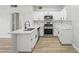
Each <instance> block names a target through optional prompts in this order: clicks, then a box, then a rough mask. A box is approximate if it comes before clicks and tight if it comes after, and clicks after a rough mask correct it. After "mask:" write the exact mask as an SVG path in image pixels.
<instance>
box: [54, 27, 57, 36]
mask: <svg viewBox="0 0 79 59" xmlns="http://www.w3.org/2000/svg"><path fill="white" fill-rule="evenodd" d="M53 35H54V36H58V31H57V29H55V28H54V29H53Z"/></svg>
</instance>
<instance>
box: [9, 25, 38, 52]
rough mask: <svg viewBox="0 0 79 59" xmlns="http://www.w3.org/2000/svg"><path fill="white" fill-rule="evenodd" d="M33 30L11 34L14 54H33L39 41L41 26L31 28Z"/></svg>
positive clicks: (21, 30) (17, 31)
mask: <svg viewBox="0 0 79 59" xmlns="http://www.w3.org/2000/svg"><path fill="white" fill-rule="evenodd" d="M30 28H32V30H26V31H25V30H24V29H19V30H16V31H13V32H10V33H9V34H11V35H12V39H13V52H32V50H33V48H34V46H35V45H36V43H37V41H38V28H39V26H34V27H29V29H30Z"/></svg>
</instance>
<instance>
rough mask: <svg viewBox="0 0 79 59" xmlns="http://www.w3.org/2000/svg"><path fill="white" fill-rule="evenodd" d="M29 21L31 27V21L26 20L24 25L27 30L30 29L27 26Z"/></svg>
mask: <svg viewBox="0 0 79 59" xmlns="http://www.w3.org/2000/svg"><path fill="white" fill-rule="evenodd" d="M27 23H28V24H29V27H30V22H29V21H27V20H26V22H25V24H24V25H25V30H27V29H28V27H27Z"/></svg>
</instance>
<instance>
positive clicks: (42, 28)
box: [40, 25, 44, 36]
mask: <svg viewBox="0 0 79 59" xmlns="http://www.w3.org/2000/svg"><path fill="white" fill-rule="evenodd" d="M40 36H44V26H43V25H42V26H40Z"/></svg>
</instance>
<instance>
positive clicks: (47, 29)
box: [44, 27, 53, 35]
mask: <svg viewBox="0 0 79 59" xmlns="http://www.w3.org/2000/svg"><path fill="white" fill-rule="evenodd" d="M44 34H45V35H53V28H52V27H45V28H44Z"/></svg>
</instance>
